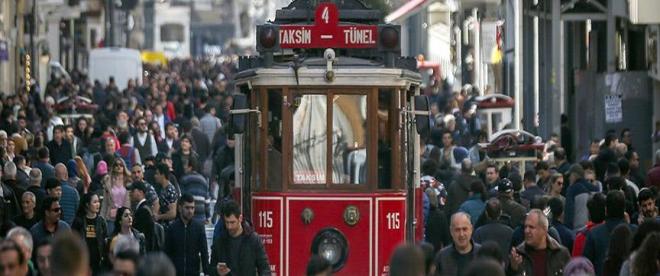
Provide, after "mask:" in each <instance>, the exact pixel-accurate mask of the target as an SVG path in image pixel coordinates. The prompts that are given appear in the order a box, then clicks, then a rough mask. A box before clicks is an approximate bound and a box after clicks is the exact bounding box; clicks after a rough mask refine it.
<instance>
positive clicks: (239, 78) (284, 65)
mask: <svg viewBox="0 0 660 276" xmlns="http://www.w3.org/2000/svg"><path fill="white" fill-rule="evenodd" d="M259 60H260V59H259V58H258V57H252V58H242V59H241V62H240V63H241V64H242V66H241V67H243V68H242V70H240V72H239V73H238V74H237V75H236V77H235V80H236V83H237V84H243V83H247V82H249V83H250V84H251V85H253V86H293V87H295V86H360V87H407V86H409V85H411V84H417V85H418V84H419V83H421V76H420V74H419V73H418V72H417V70H416V68H415V66H416V63H415V62H416V61H415V60H414V59H409V58H401V59H398V60H397V61H398V62H397V64H396V66H394V67H386V66H385V65H384V64H383V63H381V62H378V61H374V60H368V59H361V58H353V57H337V58H336V60H335V62H334V64H333V71H334V72H335V80H333V81H331V82H328V81H326V80H325V78H324V76H325V72H326V60H325V59H324V58H318V57H313V58H307V59H302V60H298V61H296V60H290V61H286V62H278V63H275V64H273V65H272V66H270V67H262V66H259V64H258V63H259ZM249 63H253V64H251V65H252V66H250V64H249ZM254 63H256V64H254ZM295 68H298V69H297V71H298V74H297V79H296V73H295Z"/></svg>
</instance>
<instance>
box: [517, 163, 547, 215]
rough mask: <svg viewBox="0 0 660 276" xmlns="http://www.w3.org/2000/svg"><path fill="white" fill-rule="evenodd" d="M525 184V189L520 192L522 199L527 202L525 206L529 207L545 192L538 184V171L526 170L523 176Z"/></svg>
mask: <svg viewBox="0 0 660 276" xmlns="http://www.w3.org/2000/svg"><path fill="white" fill-rule="evenodd" d="M523 186H525V190H524V191H523V192H521V193H520V197H521V199H523V202H525V204H523V205H525V207H527V208H529V205H530V204H531V203H532V202H534V201H535V200H536V198H538V197H540V196H543V194H545V192H544V191H543V189H541V188H540V187H539V186H538V185H536V173H535V172H534V171H533V170H527V171H525V174H524V176H523Z"/></svg>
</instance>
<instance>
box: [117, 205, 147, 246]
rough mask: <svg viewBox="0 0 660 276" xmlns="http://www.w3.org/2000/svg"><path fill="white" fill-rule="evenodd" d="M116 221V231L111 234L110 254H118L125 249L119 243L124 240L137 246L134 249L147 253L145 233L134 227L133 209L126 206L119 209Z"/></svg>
mask: <svg viewBox="0 0 660 276" xmlns="http://www.w3.org/2000/svg"><path fill="white" fill-rule="evenodd" d="M114 223H115V226H114V231H113V233H112V235H110V246H109V248H110V251H109V254H112V255H113V256H116V255H117V253H118V252H120V251H121V250H123V248H122V246H119V245H120V244H121V243H122V242H123V241H122V240H124V241H125V242H126V243H130V244H131V245H133V246H135V248H134V250H135V251H137V252H140V254H141V255H143V254H144V253H145V248H144V235H143V234H142V233H140V232H139V231H138V230H136V229H135V228H133V214H132V213H131V209H129V208H126V207H120V208H119V209H117V219H116V220H115V222H114Z"/></svg>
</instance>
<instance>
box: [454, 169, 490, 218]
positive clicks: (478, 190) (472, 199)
mask: <svg viewBox="0 0 660 276" xmlns="http://www.w3.org/2000/svg"><path fill="white" fill-rule="evenodd" d="M469 195H470V196H469V197H468V198H467V200H466V201H465V202H463V204H461V206H460V207H459V208H458V211H459V212H465V213H467V214H469V215H470V220H471V221H470V223H471V224H472V225H474V224H476V223H477V219H478V218H479V216H481V213H483V211H484V207H485V205H486V204H485V203H484V200H486V188H485V187H484V184H483V183H482V182H481V180H475V181H474V182H472V184H470V194H469Z"/></svg>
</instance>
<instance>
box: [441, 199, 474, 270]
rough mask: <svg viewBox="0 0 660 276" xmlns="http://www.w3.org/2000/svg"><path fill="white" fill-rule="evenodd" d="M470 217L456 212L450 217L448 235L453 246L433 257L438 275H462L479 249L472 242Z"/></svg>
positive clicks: (445, 248)
mask: <svg viewBox="0 0 660 276" xmlns="http://www.w3.org/2000/svg"><path fill="white" fill-rule="evenodd" d="M470 221H471V219H470V215H469V214H468V213H465V212H457V213H456V214H454V215H452V216H451V222H450V226H449V227H450V233H451V238H452V241H453V244H451V245H448V246H446V247H444V248H443V249H442V250H440V252H438V254H437V255H436V256H435V265H436V269H437V273H438V275H463V273H464V272H465V269H466V267H467V265H468V264H469V263H470V261H472V260H473V259H474V258H475V257H476V255H477V254H476V253H477V251H478V250H479V248H480V247H481V245H479V244H478V243H475V242H474V241H473V240H472V223H471V222H470Z"/></svg>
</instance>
